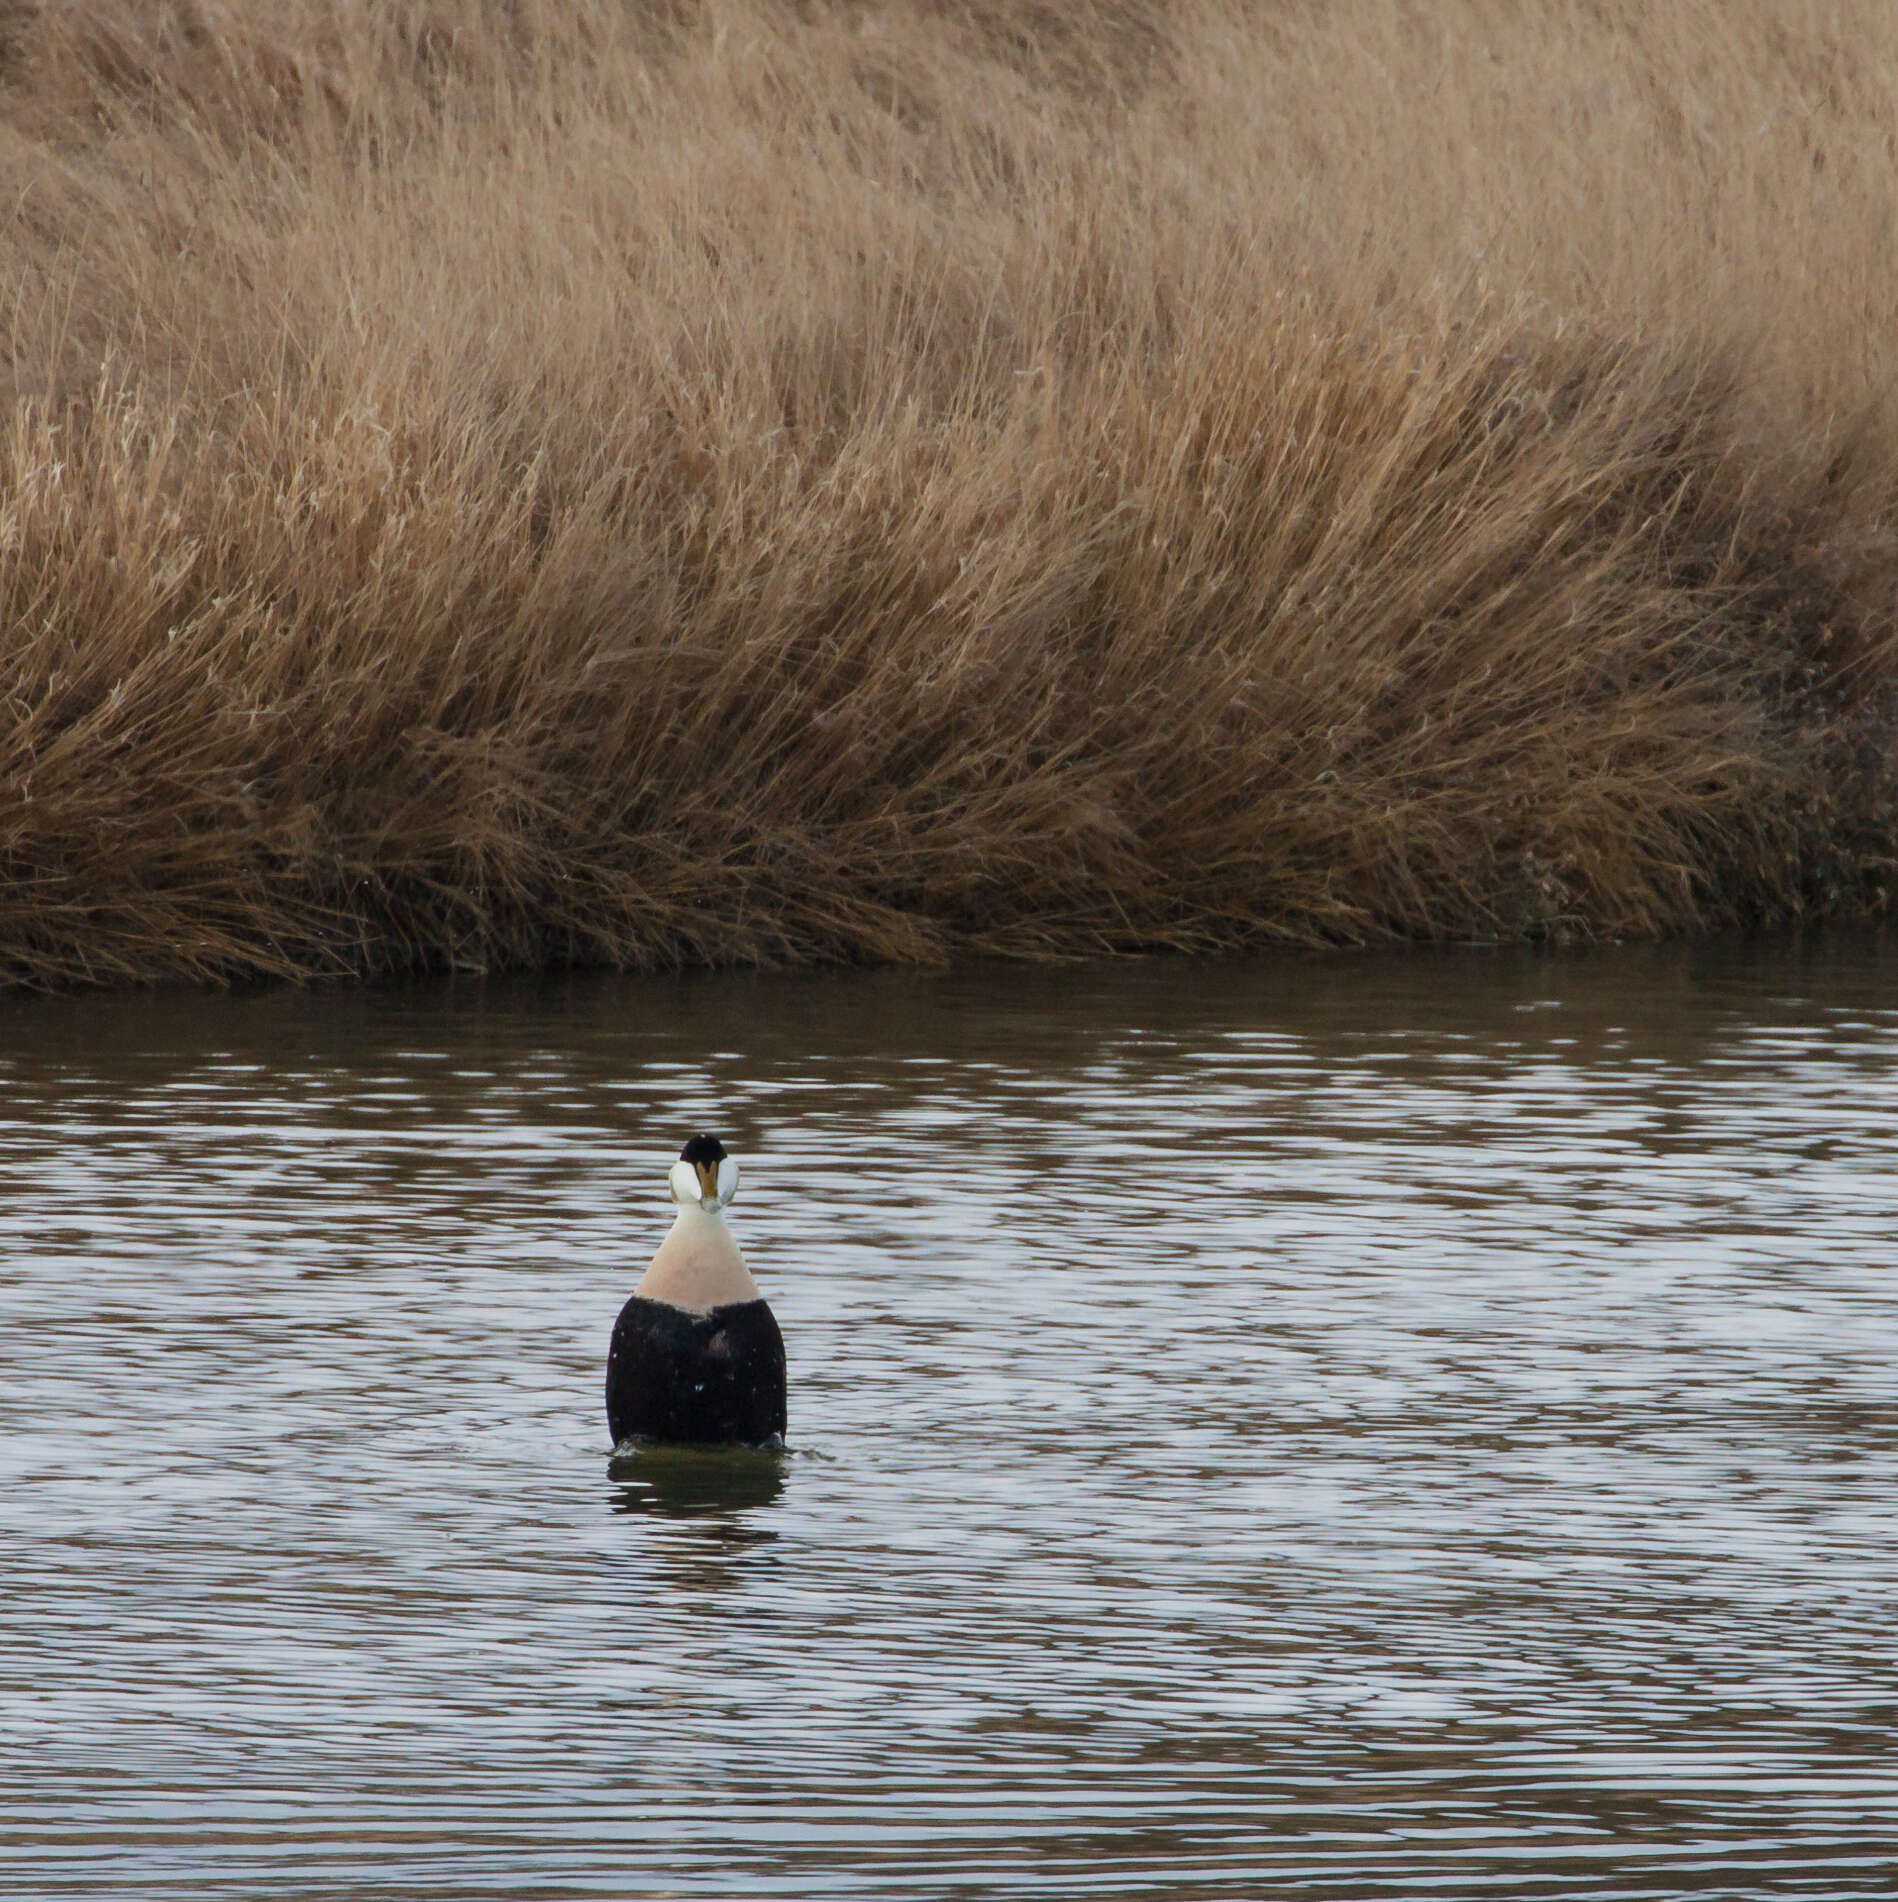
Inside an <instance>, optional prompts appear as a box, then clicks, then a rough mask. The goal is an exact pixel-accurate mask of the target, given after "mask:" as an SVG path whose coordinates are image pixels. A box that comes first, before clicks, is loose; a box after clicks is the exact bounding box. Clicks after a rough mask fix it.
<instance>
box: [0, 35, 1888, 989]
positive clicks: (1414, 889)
mask: <svg viewBox="0 0 1898 1902" xmlns="http://www.w3.org/2000/svg"><path fill="white" fill-rule="evenodd" d="M0 59H4V62H5V66H4V86H5V90H4V95H3V96H0V162H3V164H4V176H5V178H6V180H7V184H8V197H9V203H10V214H11V215H10V218H9V222H8V225H7V227H6V235H5V239H4V244H5V263H6V270H5V277H4V281H5V283H6V284H7V285H8V286H10V287H11V290H10V301H9V305H8V308H7V312H6V326H5V330H4V332H3V333H0V334H3V335H4V338H5V343H6V355H5V358H4V359H3V360H0V377H4V380H5V385H6V390H5V396H6V402H7V410H8V416H7V420H6V421H5V426H4V440H0V981H13V982H22V983H60V982H72V981H88V980H124V979H150V978H160V977H168V976H180V975H182V976H188V977H210V978H229V977H236V976H244V975H251V974H281V975H287V976H303V975H314V974H332V973H345V972H387V971H392V970H404V969H416V968H425V967H441V966H446V965H455V966H463V967H470V966H471V967H479V968H490V969H492V968H499V967H502V966H520V965H535V964H541V963H547V962H564V961H589V962H594V961H597V962H606V963H613V964H622V965H630V966H653V965H661V964H669V963H678V962H731V961H756V960H762V961H794V960H801V959H812V958H869V959H929V958H937V957H941V956H944V955H950V954H954V953H956V952H959V951H984V952H1000V953H1005V954H1009V955H1018V956H1041V955H1067V954H1073V953H1078V952H1089V951H1097V950H1120V949H1140V948H1160V947H1168V948H1177V949H1182V950H1194V951H1199V950H1219V949H1228V948H1235V947H1241V946H1246V945H1252V944H1258V943H1264V942H1272V941H1295V942H1302V943H1311V942H1363V941H1367V940H1372V939H1378V938H1389V937H1418V938H1446V937H1456V938H1468V937H1512V936H1525V935H1526V936H1538V935H1555V936H1564V935H1581V934H1591V933H1592V934H1607V935H1625V934H1649V933H1656V932H1665V931H1673V930H1680V929H1691V928H1704V927H1708V926H1713V925H1718V924H1724V923H1730V922H1734V921H1739V920H1751V919H1784V918H1790V917H1795V916H1826V915H1833V914H1837V913H1840V912H1848V911H1853V910H1860V909H1865V908H1875V907H1878V906H1881V905H1883V903H1884V902H1885V896H1886V891H1887V888H1888V886H1889V883H1890V874H1891V866H1892V858H1893V843H1894V836H1895V832H1894V813H1895V812H1898V807H1895V806H1894V801H1893V791H1892V773H1891V765H1892V760H1891V744H1890V735H1891V731H1892V707H1893V693H1894V685H1895V684H1898V643H1895V642H1894V635H1893V601H1894V592H1893V583H1894V578H1898V542H1895V541H1894V536H1893V502H1894V483H1893V476H1894V471H1895V470H1898V433H1895V431H1894V422H1895V421H1898V410H1894V406H1893V402H1892V397H1891V370H1892V357H1893V351H1894V349H1895V348H1898V322H1894V317H1895V316H1898V312H1895V311H1894V289H1895V288H1898V279H1895V278H1894V268H1893V262H1892V261H1893V259H1894V257H1898V249H1895V248H1894V244H1893V235H1894V234H1893V221H1894V211H1895V210H1898V154H1895V153H1894V148H1893V130H1892V128H1893V127H1894V126H1898V13H1894V12H1893V10H1892V9H1891V8H1889V7H1888V6H1887V5H1885V4H1883V0H1833V3H1832V4H1827V0H1814V4H1812V5H1809V6H1802V7H1801V8H1799V9H1796V10H1795V9H1789V8H1785V7H1780V6H1777V5H1774V4H1770V3H1769V0H1682V4H1680V5H1678V6H1674V7H1670V8H1665V9H1652V8H1646V7H1641V6H1637V5H1635V4H1633V0H1595V3H1593V4H1581V3H1579V0H1578V3H1577V4H1572V5H1567V6H1553V7H1547V8H1535V9H1523V8H1520V7H1516V6H1512V5H1506V4H1503V3H1502V0H1494V3H1492V0H1455V3H1454V4H1451V5H1446V6H1444V7H1441V8H1435V9H1425V8H1416V7H1410V6H1403V5H1397V4H1387V3H1383V0H1335V3H1333V0H1327V3H1326V4H1322V5H1321V4H1317V3H1316V0H1312V3H1311V4H1304V3H1302V0H1281V3H1280V4H1275V5H1269V6H1268V5H1263V4H1262V5H1259V6H1256V7H1251V8H1247V7H1240V6H1236V5H1232V6H1218V5H1210V4H1208V5H1188V6H1183V7H1180V6H1162V5H1159V4H1153V5H1143V4H1137V3H1136V0H1118V4H1115V3H1112V0H1102V3H1101V4H1095V5H1089V4H1084V0H1044V3H1043V4H1038V5H1034V6H1021V5H1005V4H1001V0H992V3H988V4H975V3H973V0H971V3H969V4H962V5H956V4H948V3H942V4H934V5H925V4H921V3H920V0H918V3H917V4H909V5H888V6H878V5H870V4H856V5H842V4H836V5H821V4H809V5H805V6H802V7H791V6H773V5H768V4H765V3H764V0H731V3H729V4H727V3H726V0H709V3H708V4H705V5H698V4H690V3H688V0H679V4H677V5H675V6H672V7H670V8H656V7H655V8H646V9H625V8H621V7H618V6H606V5H593V4H587V0H567V4H555V0H490V3H489V4H487V5H485V6H483V5H477V4H467V5H458V6H453V7H450V6H445V5H442V6H428V5H423V4H409V5H406V6H405V5H401V4H391V5H380V6H374V7H371V6H369V5H367V4H361V3H356V0H225V3H224V4H212V3H211V0H199V3H198V4H169V5H152V4H143V3H138V0H92V3H90V4H85V3H82V0H72V3H70V4H56V3H52V0H49V4H46V5H44V6H41V7H33V6H30V5H26V6H20V5H16V6H15V7H14V9H13V11H12V12H11V13H10V14H8V15H6V16H5V24H4V30H3V31H0Z"/></svg>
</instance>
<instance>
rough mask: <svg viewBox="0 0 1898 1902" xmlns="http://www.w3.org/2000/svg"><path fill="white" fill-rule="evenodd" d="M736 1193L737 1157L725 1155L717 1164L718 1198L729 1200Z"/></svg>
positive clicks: (723, 1200)
mask: <svg viewBox="0 0 1898 1902" xmlns="http://www.w3.org/2000/svg"><path fill="white" fill-rule="evenodd" d="M737 1193H738V1159H737V1157H736V1156H727V1157H726V1158H725V1159H724V1160H723V1161H722V1162H721V1163H720V1164H719V1165H718V1199H719V1200H720V1201H721V1202H729V1201H730V1200H731V1199H732V1197H733V1196H735V1195H736V1194H737Z"/></svg>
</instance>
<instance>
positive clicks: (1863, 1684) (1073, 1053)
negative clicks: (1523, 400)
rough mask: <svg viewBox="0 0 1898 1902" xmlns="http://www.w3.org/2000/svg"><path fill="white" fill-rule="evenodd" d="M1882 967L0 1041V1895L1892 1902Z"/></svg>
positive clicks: (1360, 973)
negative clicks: (679, 1353) (787, 1431)
mask: <svg viewBox="0 0 1898 1902" xmlns="http://www.w3.org/2000/svg"><path fill="white" fill-rule="evenodd" d="M1895 971H1898V946H1888V945H1887V944H1885V943H1883V942H1881V941H1880V940H1877V939H1837V940H1831V941H1828V942H1827V943H1825V944H1821V945H1816V946H1813V945H1809V946H1805V947H1800V946H1797V945H1786V944H1777V945H1768V946H1751V947H1748V946H1733V945H1728V946H1724V947H1720V948H1716V949H1713V950H1699V951H1689V950H1680V949H1668V950H1659V951H1655V950H1636V951H1603V952H1597V953H1592V954H1586V955H1578V956H1571V957H1562V958H1549V957H1534V956H1519V955H1516V954H1511V953H1474V952H1471V953H1461V954H1450V955H1431V956H1420V957H1399V958H1385V957H1377V958H1361V959H1345V960H1339V961H1319V960H1303V959H1282V960H1273V961H1267V962H1261V963H1255V964H1245V965H1231V966H1206V965H1187V964H1172V963H1155V964H1141V965H1127V966H1119V967H1108V968H1088V969H1085V970H1081V971H1065V972H1054V973H1037V972H1024V971H1020V970H1013V969H980V970H971V971H965V972H959V973H955V974H952V975H948V976H913V975H881V974H880V975H863V974H857V975H849V976H821V977H804V978H783V979H745V978H726V979H696V980H681V981H677V982H661V983H655V982H635V981H621V980H613V979H599V978H594V979H584V980H572V981H565V982H558V983H549V984H544V985H492V984H490V985H486V986H478V987H469V986H466V985H463V986H459V987H439V988H435V987H431V988H423V989H415V990H399V991H383V992H366V993H365V992H305V993H295V992H276V993H267V994H261V995H254V996H239V997H201V996H190V995H182V996H171V995H164V996H157V997H152V996H146V997H137V998H132V999H117V1000H107V1001H101V1000H98V999H80V1000H50V1001H24V1002H22V1001H15V1002H10V1003H5V1004H0V1185H3V1186H4V1196H3V1197H0V1323H3V1325H4V1337H3V1338H4V1343H5V1345H4V1349H3V1350H0V1352H3V1355H4V1359H3V1360H0V1371H3V1374H4V1378H0V1460H4V1473H3V1477H4V1485H3V1486H0V1560H3V1561H4V1567H5V1572H4V1585H5V1589H4V1594H0V1892H4V1893H7V1894H9V1895H14V1894H18V1895H22V1896H34V1897H41V1896H44V1897H49V1898H51V1897H66V1896H81V1895H83V1896H111V1897H141V1898H142V1897H176V1898H183V1897H191V1898H227V1897H228V1898H235V1897H240V1896H241V1897H253V1896H256V1895H259V1894H263V1893H269V1894H271V1895H272V1896H281V1897H299V1898H302V1897H317V1896H323V1897H339V1898H340V1897H350V1898H388V1899H389V1902H396V1899H397V1898H401V1899H403V1902H407V1899H409V1898H426V1897H439V1896H450V1895H473V1894H492V1895H496V1896H507V1897H511V1898H540V1897H546V1898H559V1897H580V1896H602V1897H605V1896H610V1897H645V1896H660V1895H666V1896H724V1895H758V1896H769V1895H778V1896H797V1897H829V1896H843V1897H849V1896H859V1897H899V1896H945V1897H953V1896H968V1897H974V1896H997V1895H1021V1896H1025V1897H1029V1896H1032V1897H1043V1896H1050V1897H1054V1896H1088V1897H1094V1896H1111V1897H1116V1898H1128V1897H1135V1898H1144V1897H1151V1898H1156V1899H1157V1898H1189V1899H1191V1898H1210V1897H1258V1896H1265V1895H1271V1896H1281V1895H1284V1896H1304V1897H1318V1898H1333V1897H1336V1898H1343V1897H1412V1896H1436V1897H1455V1898H1461V1897H1482V1896H1492V1895H1493V1896H1497V1897H1509V1898H1518V1897H1558V1896H1560V1897H1577V1898H1579V1897H1595V1896H1656V1897H1660V1896H1677V1895H1683V1894H1707V1895H1721V1896H1752V1895H1761V1896H1765V1895H1775V1896H1777V1895H1809V1896H1824V1897H1828V1898H1850V1897H1859V1896H1863V1897H1873V1896H1876V1897H1881V1898H1882V1897H1887V1896H1889V1895H1890V1894H1891V1893H1892V1892H1893V1885H1894V1882H1895V1881H1898V1875H1895V1873H1894V1869H1895V1866H1898V1858H1895V1857H1894V1853H1893V1851H1892V1848H1891V1845H1892V1844H1894V1843H1898V1761H1895V1760H1894V1752H1893V1747H1892V1743H1891V1738H1892V1734H1893V1729H1894V1724H1895V1723H1898V1688H1895V1687H1898V1637H1895V1636H1894V1633H1898V1490H1895V1488H1894V1481H1895V1480H1898V1391H1895V1390H1894V1372H1893V1369H1894V1363H1895V1361H1898V1306H1895V1305H1894V1301H1893V1297H1892V1289H1891V1286H1890V1263H1891V1262H1892V1259H1893V1254H1894V1250H1893V1235H1894V1229H1895V1228H1898V1160H1895V1159H1898V1092H1895V1091H1894V1088H1893V1071H1894V1059H1898V993H1895V992H1894V987H1893V984H1892V977H1893V974H1894V972H1895ZM701 1126H704V1127H710V1128H714V1129H716V1130H718V1131H719V1132H720V1133H721V1134H722V1135H723V1136H724V1137H725V1140H726V1141H727V1142H728V1144H730V1146H731V1147H732V1148H733V1149H734V1150H735V1151H737V1152H738V1153H739V1154H740V1155H741V1156H742V1158H743V1161H744V1164H745V1171H746V1173H745V1182H744V1189H743V1193H742V1194H741V1196H740V1199H739V1201H738V1204H737V1206H736V1208H735V1210H734V1213H733V1220H734V1225H735V1226H736V1228H737V1229H738V1231H739V1234H740V1238H741V1240H742V1241H743V1243H744V1244H745V1246H746V1249H747V1252H748V1254H749V1255H750V1258H751V1260H752V1262H753V1265H754V1268H755V1270H756V1272H757V1275H758V1278H759V1280H760V1281H761V1283H762V1284H763V1285H764V1287H765V1290H766V1292H767V1294H768V1295H769V1297H770V1298H771V1300H772V1303H773V1305H774V1307H775V1308H776V1310H777V1313H778V1316H779V1319H780V1321H781V1323H782V1325H783V1329H784V1333H785V1336H786V1339H787V1343H788V1346H789V1352H790V1357H791V1368H792V1386H791V1446H790V1448H789V1449H788V1450H787V1451H786V1452H785V1453H784V1454H783V1455H782V1456H781V1457H778V1458H775V1459H773V1458H769V1457H760V1456H757V1455H739V1456H704V1455H698V1456H670V1457H658V1456H655V1455H650V1454H649V1455H645V1456H642V1457H639V1458H636V1459H634V1460H633V1461H631V1462H630V1463H622V1464H621V1465H619V1466H616V1467H614V1468H612V1469H611V1470H609V1463H608V1455H609V1452H610V1450H611V1449H610V1448H609V1446H608V1444H607V1436H606V1430H605V1423H604V1417H603V1411H602V1407H601V1401H600V1383H601V1369H602V1364H603V1361H604V1356H605V1348H606V1339H607V1335H608V1332H609V1330H610V1328H611V1324H612V1320H613V1316H614V1313H615V1312H616V1310H617V1307H618V1305H619V1302H620V1301H621V1300H622V1299H623V1298H624V1296H625V1294H626V1293H627V1292H628V1290H629V1289H630V1286H631V1281H632V1278H633V1277H634V1275H635V1274H636V1273H637V1270H638V1268H639V1267H640V1266H641V1265H643V1262H644V1259H645V1257H646V1255H647V1254H648V1253H650V1251H651V1248H652V1246H653V1245H654V1243H655V1242H656V1240H657V1238H658V1235H659V1234H660V1232H661V1231H662V1229H663V1226H664V1221H665V1217H666V1214H667V1205H666V1202H665V1191H664V1173H665V1168H666V1165H667V1163H668V1161H669V1160H670V1158H671V1156H672V1155H673V1154H675V1153H676V1151H677V1147H678V1144H679V1142H680V1141H681V1140H682V1139H683V1137H684V1136H685V1135H686V1134H689V1133H691V1131H692V1130H694V1129H696V1128H698V1127H701Z"/></svg>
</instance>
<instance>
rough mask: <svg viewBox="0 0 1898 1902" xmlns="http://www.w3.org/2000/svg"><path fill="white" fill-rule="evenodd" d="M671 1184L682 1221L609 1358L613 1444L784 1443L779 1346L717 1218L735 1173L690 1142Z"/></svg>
mask: <svg viewBox="0 0 1898 1902" xmlns="http://www.w3.org/2000/svg"><path fill="white" fill-rule="evenodd" d="M667 1182H668V1186H669V1187H670V1188H671V1191H672V1199H673V1201H674V1202H676V1203H677V1204H678V1207H679V1213H678V1215H677V1217H676V1218H675V1219H674V1221H673V1224H672V1228H671V1230H670V1231H669V1232H668V1234H667V1236H666V1238H665V1240H664V1241H662V1242H661V1243H660V1244H659V1252H658V1253H657V1254H656V1255H654V1256H653V1258H652V1266H651V1267H650V1268H648V1269H647V1270H646V1272H645V1274H644V1275H643V1276H641V1278H640V1281H639V1285H638V1286H637V1287H636V1288H634V1290H633V1292H632V1296H631V1298H630V1299H629V1300H628V1301H627V1303H626V1305H625V1306H624V1307H623V1308H621V1309H620V1313H619V1319H618V1320H617V1321H615V1322H614V1324H613V1344H612V1346H611V1347H610V1348H609V1349H608V1351H607V1356H606V1423H607V1425H608V1427H609V1428H611V1430H612V1434H613V1440H614V1443H615V1444H616V1445H617V1444H618V1443H619V1442H620V1441H621V1440H625V1439H628V1438H635V1437H636V1438H639V1439H644V1440H672V1441H682V1440H683V1441H710V1442H724V1443H727V1444H730V1443H734V1442H735V1443H739V1444H743V1445H747V1446H758V1445H762V1444H763V1443H764V1442H765V1441H767V1440H770V1439H773V1438H774V1437H775V1438H782V1437H783V1434H784V1337H783V1336H782V1335H781V1334H780V1333H779V1332H778V1323H777V1319H776V1317H775V1316H774V1315H773V1314H772V1312H771V1309H770V1308H769V1307H768V1306H767V1305H766V1303H765V1299H764V1297H763V1296H762V1295H761V1294H760V1293H759V1292H758V1284H757V1283H756V1282H755V1281H753V1280H752V1278H751V1272H750V1270H749V1269H747V1268H746V1266H745V1258H744V1256H742V1255H741V1254H740V1253H739V1252H738V1244H737V1243H736V1242H735V1241H733V1240H732V1232H731V1230H730V1229H729V1228H727V1227H726V1226H725V1217H724V1215H723V1213H722V1211H723V1210H724V1208H725V1205H726V1204H727V1203H728V1202H730V1201H731V1199H732V1197H733V1196H734V1195H736V1194H737V1193H738V1164H737V1163H736V1162H735V1161H734V1160H733V1159H732V1158H731V1157H730V1156H728V1155H727V1154H726V1153H725V1146H724V1144H723V1143H721V1142H720V1141H719V1140H718V1138H717V1137H716V1136H694V1137H693V1138H692V1140H691V1141H690V1142H689V1143H687V1144H686V1146H685V1147H684V1148H683V1149H681V1150H680V1151H679V1160H678V1161H677V1162H675V1163H674V1164H673V1165H672V1172H671V1174H670V1176H669V1177H668V1178H667Z"/></svg>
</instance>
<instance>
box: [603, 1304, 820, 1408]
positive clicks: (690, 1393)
mask: <svg viewBox="0 0 1898 1902" xmlns="http://www.w3.org/2000/svg"><path fill="white" fill-rule="evenodd" d="M606 1421H607V1425H608V1427H609V1428H610V1429H611V1431H612V1435H613V1438H614V1441H615V1442H616V1443H617V1442H618V1441H620V1440H624V1439H626V1438H627V1437H628V1436H629V1435H632V1434H637V1435H639V1436H640V1437H641V1438H642V1439H648V1440H672V1441H693V1440H697V1441H723V1442H726V1443H730V1442H734V1441H735V1442H739V1443H741V1444H744V1445H748V1446H758V1445H762V1444H763V1443H764V1442H765V1441H766V1440H769V1439H771V1438H772V1437H773V1436H774V1435H776V1436H778V1437H780V1438H781V1437H782V1436H783V1434H784V1430H785V1411H784V1337H783V1335H781V1334H780V1333H779V1332H778V1323H777V1317H776V1316H775V1315H774V1314H773V1313H772V1312H771V1309H770V1307H769V1306H768V1305H767V1304H766V1303H765V1302H764V1301H763V1300H757V1301H739V1302H732V1303H728V1304H726V1305H724V1306H721V1307H714V1308H712V1309H711V1310H710V1311H709V1312H707V1313H704V1314H697V1313H694V1312H692V1311H691V1310H690V1309H687V1308H678V1307H674V1306H673V1305H672V1304H671V1303H670V1302H666V1301H652V1300H648V1299H647V1297H646V1296H644V1295H639V1294H636V1295H633V1296H632V1297H631V1298H630V1299H629V1300H628V1301H627V1303H626V1305H625V1306H624V1307H623V1308H621V1309H620V1311H619V1319H618V1320H617V1321H615V1322H614V1324H613V1343H612V1346H611V1347H610V1348H609V1349H608V1350H607V1356H606Z"/></svg>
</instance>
